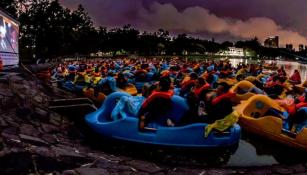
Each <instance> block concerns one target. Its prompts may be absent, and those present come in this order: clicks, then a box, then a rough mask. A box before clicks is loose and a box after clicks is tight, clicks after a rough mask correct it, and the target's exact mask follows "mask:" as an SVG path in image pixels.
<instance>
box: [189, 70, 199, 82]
mask: <svg viewBox="0 0 307 175" xmlns="http://www.w3.org/2000/svg"><path fill="white" fill-rule="evenodd" d="M190 78H191V80H196V79H197V78H198V75H197V74H196V73H195V72H192V73H191V74H190Z"/></svg>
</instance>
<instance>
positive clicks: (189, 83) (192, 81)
mask: <svg viewBox="0 0 307 175" xmlns="http://www.w3.org/2000/svg"><path fill="white" fill-rule="evenodd" d="M195 83H196V81H195V80H188V81H186V82H184V83H183V84H182V89H186V88H187V87H189V86H193V85H195Z"/></svg>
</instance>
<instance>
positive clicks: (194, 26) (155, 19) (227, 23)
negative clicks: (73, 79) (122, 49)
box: [62, 0, 307, 45]
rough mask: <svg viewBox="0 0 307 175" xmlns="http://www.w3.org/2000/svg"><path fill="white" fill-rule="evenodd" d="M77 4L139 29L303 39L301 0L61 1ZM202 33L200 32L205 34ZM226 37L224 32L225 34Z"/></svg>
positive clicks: (110, 23)
mask: <svg viewBox="0 0 307 175" xmlns="http://www.w3.org/2000/svg"><path fill="white" fill-rule="evenodd" d="M62 3H63V4H64V5H65V6H67V7H70V8H74V7H75V6H76V4H78V3H81V4H83V5H84V7H85V8H86V9H87V10H88V12H89V14H90V15H91V16H92V17H93V19H94V21H95V23H96V24H97V25H103V26H107V27H118V26H123V25H125V24H132V25H133V26H135V27H138V28H140V29H141V30H150V31H152V30H157V29H158V28H165V29H167V30H169V31H171V32H178V31H180V32H181V31H182V32H187V33H190V34H193V35H194V36H195V35H197V34H204V33H206V34H207V35H205V37H211V36H221V35H222V36H226V35H229V36H230V37H229V38H234V37H235V38H253V37H255V36H257V37H258V38H260V39H261V40H264V39H265V38H266V37H268V36H271V35H279V36H280V38H281V43H282V44H286V43H293V44H295V45H298V44H300V43H304V44H307V40H306V38H305V36H307V25H305V24H304V19H307V11H305V10H304V7H306V5H307V1H305V0H269V1H268V0H244V1H242V0H193V1H192V0H156V1H151V0H128V1H127V0H90V1H89V0H62ZM203 37H204V36H203ZM223 38H224V37H223Z"/></svg>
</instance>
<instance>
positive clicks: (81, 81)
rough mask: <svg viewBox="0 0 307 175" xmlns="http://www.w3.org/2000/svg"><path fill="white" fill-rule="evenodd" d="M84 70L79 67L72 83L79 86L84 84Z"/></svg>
mask: <svg viewBox="0 0 307 175" xmlns="http://www.w3.org/2000/svg"><path fill="white" fill-rule="evenodd" d="M84 76H85V72H84V71H83V70H82V69H80V70H79V71H78V72H77V75H76V76H75V80H74V84H76V85H79V86H84V85H85V77H84Z"/></svg>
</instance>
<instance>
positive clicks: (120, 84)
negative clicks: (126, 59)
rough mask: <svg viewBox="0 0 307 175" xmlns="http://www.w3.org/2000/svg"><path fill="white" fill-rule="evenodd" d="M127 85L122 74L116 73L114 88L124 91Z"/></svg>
mask: <svg viewBox="0 0 307 175" xmlns="http://www.w3.org/2000/svg"><path fill="white" fill-rule="evenodd" d="M127 85H128V80H127V79H126V78H125V76H124V74H123V73H118V75H117V78H116V86H117V87H118V88H120V89H125V88H126V87H127Z"/></svg>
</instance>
